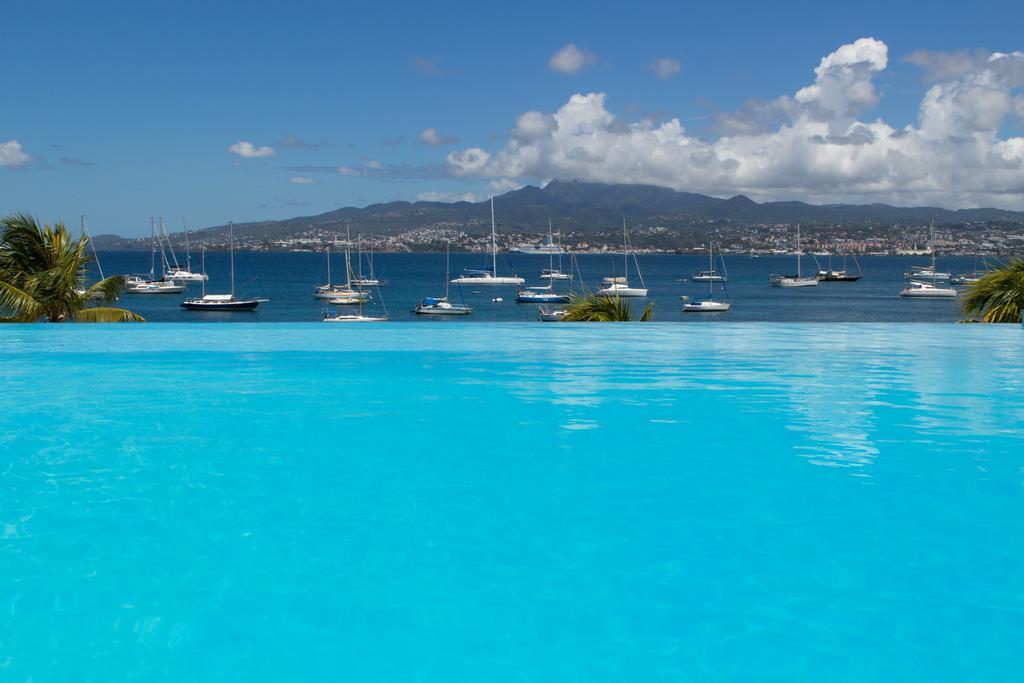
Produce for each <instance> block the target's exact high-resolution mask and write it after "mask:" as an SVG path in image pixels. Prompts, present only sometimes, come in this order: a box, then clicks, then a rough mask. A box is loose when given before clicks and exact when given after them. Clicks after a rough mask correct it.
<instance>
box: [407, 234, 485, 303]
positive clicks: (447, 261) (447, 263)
mask: <svg viewBox="0 0 1024 683" xmlns="http://www.w3.org/2000/svg"><path fill="white" fill-rule="evenodd" d="M450 275H451V242H450V241H448V242H445V248H444V296H442V297H437V296H428V297H425V298H424V299H423V300H422V301H420V302H419V303H418V304H416V308H414V309H413V310H412V312H413V313H415V314H416V315H469V314H470V313H472V312H473V309H472V308H470V307H469V306H467V305H465V304H453V303H450V302H449V301H448V294H449V290H450V288H451V283H452V282H455V280H449V279H448V278H449V276H450Z"/></svg>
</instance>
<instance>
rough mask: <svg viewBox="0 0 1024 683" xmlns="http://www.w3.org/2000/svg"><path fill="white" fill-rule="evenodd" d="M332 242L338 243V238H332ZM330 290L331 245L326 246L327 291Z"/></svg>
mask: <svg viewBox="0 0 1024 683" xmlns="http://www.w3.org/2000/svg"><path fill="white" fill-rule="evenodd" d="M334 241H335V242H337V241H338V236H337V235H335V236H334ZM330 288H331V245H330V244H328V245H327V289H330Z"/></svg>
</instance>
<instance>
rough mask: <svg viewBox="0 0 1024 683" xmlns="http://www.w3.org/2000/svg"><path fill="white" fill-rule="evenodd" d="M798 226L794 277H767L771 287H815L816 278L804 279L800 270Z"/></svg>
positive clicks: (797, 226) (798, 227)
mask: <svg viewBox="0 0 1024 683" xmlns="http://www.w3.org/2000/svg"><path fill="white" fill-rule="evenodd" d="M801 255H802V254H801V251H800V224H799V223H797V224H796V275H769V276H768V282H769V283H770V284H771V286H772V287H817V286H818V278H817V277H804V276H803V273H802V272H801V270H800V257H801Z"/></svg>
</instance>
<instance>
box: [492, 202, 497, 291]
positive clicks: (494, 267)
mask: <svg viewBox="0 0 1024 683" xmlns="http://www.w3.org/2000/svg"><path fill="white" fill-rule="evenodd" d="M497 276H498V239H497V236H496V235H495V228H494V195H493V194H492V195H491V277H497Z"/></svg>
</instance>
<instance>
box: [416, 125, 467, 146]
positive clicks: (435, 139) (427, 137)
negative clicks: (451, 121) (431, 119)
mask: <svg viewBox="0 0 1024 683" xmlns="http://www.w3.org/2000/svg"><path fill="white" fill-rule="evenodd" d="M458 141H459V139H458V138H456V137H452V136H451V135H442V134H441V133H440V132H438V130H437V128H424V129H423V132H422V133H420V142H422V143H423V144H424V145H454V144H455V143H456V142H458Z"/></svg>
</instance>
